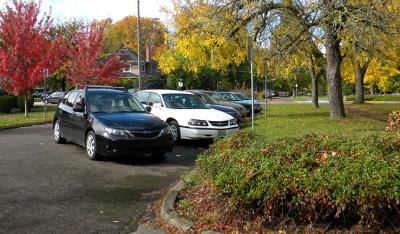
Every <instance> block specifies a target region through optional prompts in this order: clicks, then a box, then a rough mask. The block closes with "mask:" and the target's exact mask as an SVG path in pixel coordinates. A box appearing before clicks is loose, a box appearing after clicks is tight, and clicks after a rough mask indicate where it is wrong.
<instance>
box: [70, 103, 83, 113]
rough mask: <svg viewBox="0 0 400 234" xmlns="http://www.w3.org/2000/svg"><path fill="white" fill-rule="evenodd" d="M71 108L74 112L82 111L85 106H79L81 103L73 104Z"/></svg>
mask: <svg viewBox="0 0 400 234" xmlns="http://www.w3.org/2000/svg"><path fill="white" fill-rule="evenodd" d="M72 110H73V111H74V112H84V111H85V108H84V107H83V106H81V105H76V104H74V106H73V107H72Z"/></svg>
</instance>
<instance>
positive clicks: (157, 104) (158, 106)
mask: <svg viewBox="0 0 400 234" xmlns="http://www.w3.org/2000/svg"><path fill="white" fill-rule="evenodd" d="M161 107H162V105H161V103H153V108H157V109H161Z"/></svg>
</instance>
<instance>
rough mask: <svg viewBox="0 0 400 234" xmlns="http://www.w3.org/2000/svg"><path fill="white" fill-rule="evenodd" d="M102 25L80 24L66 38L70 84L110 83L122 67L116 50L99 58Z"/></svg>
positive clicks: (117, 75) (114, 79) (118, 74)
mask: <svg viewBox="0 0 400 234" xmlns="http://www.w3.org/2000/svg"><path fill="white" fill-rule="evenodd" d="M103 32H104V25H103V24H101V23H97V22H92V23H91V24H89V25H85V24H83V23H81V26H80V27H79V29H78V30H76V31H75V32H74V33H73V34H72V36H71V40H69V45H68V49H67V50H66V53H67V56H68V59H69V62H68V63H67V66H66V71H67V78H68V80H69V81H70V82H71V84H73V85H89V84H90V85H112V84H114V83H115V81H116V80H117V79H118V78H119V77H120V74H121V72H122V69H123V68H124V67H125V65H124V63H123V61H122V60H121V59H120V58H119V57H118V54H117V53H111V54H109V55H108V56H105V57H102V58H101V57H100V56H101V52H102V50H103V48H102V41H103Z"/></svg>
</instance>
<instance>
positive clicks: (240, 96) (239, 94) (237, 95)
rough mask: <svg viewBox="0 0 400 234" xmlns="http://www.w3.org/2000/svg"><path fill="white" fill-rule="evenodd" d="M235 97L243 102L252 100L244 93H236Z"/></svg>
mask: <svg viewBox="0 0 400 234" xmlns="http://www.w3.org/2000/svg"><path fill="white" fill-rule="evenodd" d="M233 95H235V96H236V97H238V98H240V99H241V100H251V98H250V97H249V96H247V95H246V94H243V93H234V94H233Z"/></svg>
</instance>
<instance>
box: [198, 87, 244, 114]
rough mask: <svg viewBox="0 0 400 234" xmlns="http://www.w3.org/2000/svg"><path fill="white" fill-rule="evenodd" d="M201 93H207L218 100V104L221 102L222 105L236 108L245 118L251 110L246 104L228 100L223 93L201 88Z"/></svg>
mask: <svg viewBox="0 0 400 234" xmlns="http://www.w3.org/2000/svg"><path fill="white" fill-rule="evenodd" d="M201 93H203V94H206V95H207V96H209V97H211V98H212V99H214V100H215V101H217V102H218V104H220V105H224V106H228V107H232V108H234V109H235V110H237V111H239V112H240V115H241V116H242V118H245V117H246V116H247V114H248V113H249V111H248V110H247V109H246V108H245V107H244V106H242V105H240V104H237V103H233V102H230V101H227V100H226V99H224V98H223V97H222V96H221V95H219V94H218V93H217V92H214V91H207V90H201Z"/></svg>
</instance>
